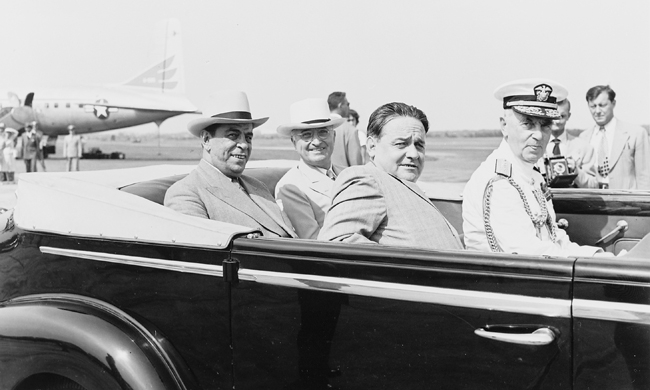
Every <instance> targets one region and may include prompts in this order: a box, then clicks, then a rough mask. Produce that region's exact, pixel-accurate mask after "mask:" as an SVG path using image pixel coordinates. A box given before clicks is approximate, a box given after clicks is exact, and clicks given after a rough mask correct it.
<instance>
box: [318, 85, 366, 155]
mask: <svg viewBox="0 0 650 390" xmlns="http://www.w3.org/2000/svg"><path fill="white" fill-rule="evenodd" d="M327 104H328V105H329V109H330V117H331V118H333V119H340V118H343V119H347V118H348V116H350V102H349V101H348V99H347V97H346V95H345V92H332V93H331V94H330V95H329V97H328V98H327ZM335 131H336V142H335V143H334V153H333V154H332V163H333V164H334V165H338V166H341V167H350V166H352V165H361V164H363V158H362V154H361V144H360V143H359V136H358V135H357V129H356V128H355V127H354V126H352V125H351V124H350V123H348V122H343V123H342V124H341V125H340V126H339V127H337V128H336V129H335Z"/></svg>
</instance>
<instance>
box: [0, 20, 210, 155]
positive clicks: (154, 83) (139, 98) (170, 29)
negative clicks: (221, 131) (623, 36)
mask: <svg viewBox="0 0 650 390" xmlns="http://www.w3.org/2000/svg"><path fill="white" fill-rule="evenodd" d="M155 38H156V43H157V45H156V47H155V48H154V49H155V53H157V54H160V56H159V57H157V58H158V61H157V62H156V63H155V64H154V65H153V66H151V67H150V68H148V69H147V70H145V71H144V72H142V73H141V74H140V75H138V76H137V77H135V78H133V79H132V80H130V81H128V82H126V83H123V84H115V85H103V86H80V87H70V88H56V89H34V90H29V91H23V92H22V93H24V95H19V93H21V90H20V89H12V90H10V91H5V92H4V93H2V92H0V123H4V124H5V126H6V127H11V128H15V129H17V130H20V129H22V128H23V127H24V125H25V124H26V123H28V122H31V121H36V122H38V128H39V129H40V130H41V131H42V132H43V134H44V135H45V136H47V145H48V148H47V149H48V151H49V152H50V153H53V152H54V149H53V146H54V145H55V144H56V139H57V137H58V136H59V135H62V134H67V133H68V130H67V129H68V126H69V125H74V127H75V130H76V132H77V134H83V133H93V132H99V131H106V130H113V129H120V128H124V127H130V126H136V125H141V124H144V123H150V122H154V123H156V125H158V126H160V124H161V123H162V122H163V121H164V120H165V119H167V118H170V117H173V116H177V115H181V114H186V113H200V112H199V111H197V109H196V107H195V106H194V105H193V104H192V103H191V102H190V101H189V100H188V99H187V98H186V97H185V96H184V92H185V85H184V84H185V83H184V71H183V58H182V52H181V49H182V48H181V34H180V22H179V21H178V20H176V19H169V20H164V21H162V22H160V23H158V25H157V27H156V35H155ZM22 96H25V98H24V100H22V101H21V100H20V97H22Z"/></svg>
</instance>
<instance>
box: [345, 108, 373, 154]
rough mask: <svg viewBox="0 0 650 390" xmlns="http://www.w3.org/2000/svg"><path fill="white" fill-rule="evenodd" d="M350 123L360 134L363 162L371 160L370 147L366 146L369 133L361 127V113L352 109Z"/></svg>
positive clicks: (349, 117)
mask: <svg viewBox="0 0 650 390" xmlns="http://www.w3.org/2000/svg"><path fill="white" fill-rule="evenodd" d="M348 123H349V124H351V125H352V126H354V128H355V129H357V135H358V136H359V144H360V145H361V160H362V161H363V163H364V164H365V163H367V162H368V161H370V156H368V149H367V148H366V138H368V133H366V130H365V129H363V128H361V129H360V128H359V113H358V112H356V111H355V110H352V109H350V116H348Z"/></svg>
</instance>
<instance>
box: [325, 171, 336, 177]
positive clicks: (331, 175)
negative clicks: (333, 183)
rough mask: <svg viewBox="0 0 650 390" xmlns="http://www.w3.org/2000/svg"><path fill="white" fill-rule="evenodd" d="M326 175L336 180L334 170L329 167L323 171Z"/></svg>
mask: <svg viewBox="0 0 650 390" xmlns="http://www.w3.org/2000/svg"><path fill="white" fill-rule="evenodd" d="M325 174H326V175H327V177H329V178H330V179H332V180H336V174H334V171H332V170H331V169H328V170H327V172H326V173H325Z"/></svg>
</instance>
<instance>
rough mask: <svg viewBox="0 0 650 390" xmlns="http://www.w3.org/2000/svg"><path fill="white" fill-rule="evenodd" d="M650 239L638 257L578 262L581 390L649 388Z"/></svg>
mask: <svg viewBox="0 0 650 390" xmlns="http://www.w3.org/2000/svg"><path fill="white" fill-rule="evenodd" d="M649 241H650V235H649V236H647V237H646V238H645V239H644V244H645V247H639V248H637V249H636V250H637V251H639V255H638V256H623V257H616V258H588V259H579V260H578V261H577V262H576V271H575V288H574V299H573V316H574V317H575V319H574V323H573V332H574V359H575V360H574V365H573V367H574V368H573V371H574V376H575V388H576V389H619V390H625V389H649V388H650V261H648V260H650V251H649V250H648V249H649V248H650V242H649ZM630 254H631V255H634V253H630Z"/></svg>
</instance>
